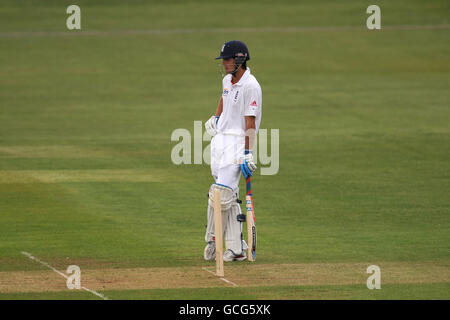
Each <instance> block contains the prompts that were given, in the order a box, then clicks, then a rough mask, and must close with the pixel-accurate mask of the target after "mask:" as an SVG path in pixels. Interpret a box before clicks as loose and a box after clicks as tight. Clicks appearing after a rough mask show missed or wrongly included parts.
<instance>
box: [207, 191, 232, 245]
mask: <svg viewBox="0 0 450 320" xmlns="http://www.w3.org/2000/svg"><path fill="white" fill-rule="evenodd" d="M215 189H218V190H219V191H220V202H221V204H222V232H223V236H224V235H225V232H226V229H227V221H228V216H229V215H230V211H231V206H232V202H233V191H232V189H231V188H227V187H224V186H221V185H217V184H213V185H211V188H209V196H208V198H209V199H208V210H207V219H208V222H207V225H206V234H205V241H206V242H210V241H214V239H215V238H214V199H213V198H214V197H213V194H214V190H215ZM234 201H236V200H234ZM236 204H237V203H236Z"/></svg>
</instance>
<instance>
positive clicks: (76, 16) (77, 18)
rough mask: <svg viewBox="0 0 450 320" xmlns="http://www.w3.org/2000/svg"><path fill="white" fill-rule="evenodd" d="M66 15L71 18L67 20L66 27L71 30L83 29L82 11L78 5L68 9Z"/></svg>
mask: <svg viewBox="0 0 450 320" xmlns="http://www.w3.org/2000/svg"><path fill="white" fill-rule="evenodd" d="M66 13H67V14H70V16H69V17H68V18H67V20H66V27H67V29H69V30H75V29H76V30H80V29H81V9H80V7H79V6H77V5H76V4H72V5H70V6H68V7H67V9H66Z"/></svg>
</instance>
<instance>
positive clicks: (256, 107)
mask: <svg viewBox="0 0 450 320" xmlns="http://www.w3.org/2000/svg"><path fill="white" fill-rule="evenodd" d="M261 100H262V96H261V88H260V87H259V86H258V87H252V88H250V89H249V90H248V91H247V94H246V99H245V101H244V102H245V106H244V116H255V117H256V115H257V114H258V113H259V112H260V111H261V103H262V101H261Z"/></svg>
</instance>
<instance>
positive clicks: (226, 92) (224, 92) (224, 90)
mask: <svg viewBox="0 0 450 320" xmlns="http://www.w3.org/2000/svg"><path fill="white" fill-rule="evenodd" d="M227 95H228V89H227V88H225V89H223V93H222V96H224V97H226V96H227Z"/></svg>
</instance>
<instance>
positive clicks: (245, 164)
mask: <svg viewBox="0 0 450 320" xmlns="http://www.w3.org/2000/svg"><path fill="white" fill-rule="evenodd" d="M255 118H256V117H255V116H245V153H244V158H243V159H242V162H241V164H240V166H241V171H242V174H243V175H244V178H246V179H247V178H248V177H251V176H252V175H253V171H255V170H256V164H255V162H254V161H253V143H254V142H255V134H256V124H255Z"/></svg>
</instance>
